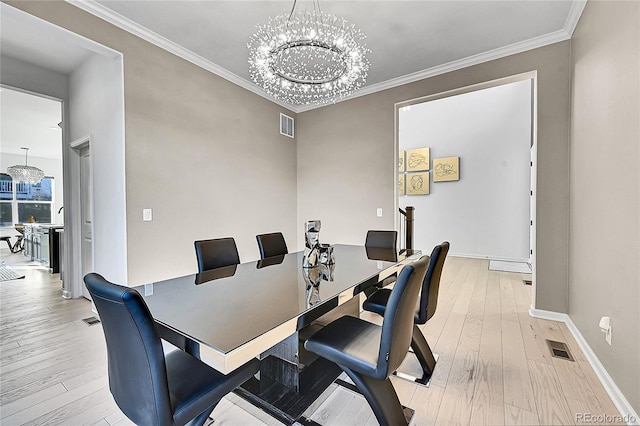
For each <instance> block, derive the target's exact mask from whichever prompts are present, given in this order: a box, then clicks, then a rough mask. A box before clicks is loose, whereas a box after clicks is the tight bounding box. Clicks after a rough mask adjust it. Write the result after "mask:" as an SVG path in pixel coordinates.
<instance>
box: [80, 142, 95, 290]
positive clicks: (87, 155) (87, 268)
mask: <svg viewBox="0 0 640 426" xmlns="http://www.w3.org/2000/svg"><path fill="white" fill-rule="evenodd" d="M79 154H80V217H81V221H82V243H81V259H82V266H81V268H82V276H83V277H84V276H85V275H86V274H88V273H89V272H92V271H93V223H92V222H93V201H92V190H91V188H92V187H93V185H92V184H91V151H90V147H89V145H86V146H84V147H83V148H81V149H80V153H79ZM82 295H83V296H84V297H86V298H87V299H89V298H90V296H89V292H88V291H87V288H86V287H85V286H84V285H83V286H82Z"/></svg>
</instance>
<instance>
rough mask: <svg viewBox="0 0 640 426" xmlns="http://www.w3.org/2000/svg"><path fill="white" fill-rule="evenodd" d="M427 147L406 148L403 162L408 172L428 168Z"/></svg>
mask: <svg viewBox="0 0 640 426" xmlns="http://www.w3.org/2000/svg"><path fill="white" fill-rule="evenodd" d="M429 161H430V159H429V148H417V149H408V150H407V153H406V158H405V162H406V163H407V171H408V172H419V171H423V170H429Z"/></svg>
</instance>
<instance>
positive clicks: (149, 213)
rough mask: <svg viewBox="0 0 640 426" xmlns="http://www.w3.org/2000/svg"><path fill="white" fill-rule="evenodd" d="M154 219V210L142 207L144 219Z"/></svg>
mask: <svg viewBox="0 0 640 426" xmlns="http://www.w3.org/2000/svg"><path fill="white" fill-rule="evenodd" d="M152 220H153V211H152V210H151V209H142V221H143V222H151V221H152Z"/></svg>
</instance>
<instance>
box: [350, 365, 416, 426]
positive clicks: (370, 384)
mask: <svg viewBox="0 0 640 426" xmlns="http://www.w3.org/2000/svg"><path fill="white" fill-rule="evenodd" d="M340 367H341V368H342V369H343V370H344V372H345V373H347V375H348V376H349V377H350V378H351V380H353V383H355V385H356V386H357V387H358V390H359V391H360V392H361V393H362V395H364V397H365V398H366V399H367V402H368V403H369V406H370V407H371V409H372V410H373V413H374V414H375V416H376V419H377V420H378V423H380V425H381V426H400V425H408V421H407V418H406V416H405V413H404V411H403V409H402V405H401V404H400V400H399V399H398V395H397V394H396V391H395V389H394V388H393V385H392V384H391V380H389V379H388V378H387V379H386V380H375V379H372V378H370V377H367V376H364V375H362V374H359V373H356V372H354V371H351V370H350V369H348V368H346V367H344V366H340Z"/></svg>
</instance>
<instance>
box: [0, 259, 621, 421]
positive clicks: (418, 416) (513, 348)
mask: <svg viewBox="0 0 640 426" xmlns="http://www.w3.org/2000/svg"><path fill="white" fill-rule="evenodd" d="M1 254H2V260H4V261H6V262H7V264H9V265H12V266H13V267H14V269H16V270H19V271H22V272H24V273H25V274H26V278H25V279H22V280H15V281H6V282H1V283H0V424H2V425H7V426H11V425H22V424H29V425H36V424H50V425H84V424H95V425H123V424H130V422H129V421H128V420H127V419H126V418H125V417H124V415H123V414H122V413H121V412H120V411H119V410H118V408H117V406H116V404H115V403H114V401H113V399H112V397H111V394H110V393H109V390H108V383H107V376H106V351H105V343H104V338H103V335H102V329H101V326H100V325H94V326H88V325H86V324H85V323H84V322H83V321H82V319H83V318H86V317H90V316H93V315H94V314H93V313H92V312H91V304H90V302H89V301H87V300H84V299H76V300H64V299H62V297H61V282H60V280H59V276H58V275H57V274H56V275H51V274H49V273H48V272H47V271H44V270H42V269H41V268H39V267H37V266H34V265H33V264H31V263H30V262H25V261H24V259H25V258H24V257H23V256H21V255H17V254H14V255H11V254H9V251H8V250H7V249H2V251H1ZM523 277H525V278H528V276H525V275H522V274H515V273H506V272H495V271H489V270H488V262H487V261H486V260H477V259H463V258H455V257H450V258H448V259H447V262H446V264H445V268H444V273H443V277H442V283H441V291H440V297H439V300H438V308H437V312H436V314H435V316H434V317H433V318H432V319H431V320H430V321H429V323H428V324H426V326H424V328H423V330H424V334H425V336H426V338H427V340H428V341H429V342H430V344H431V346H432V347H433V348H434V352H435V353H437V354H438V355H439V360H438V364H437V366H436V369H435V373H434V376H433V379H432V383H431V385H430V387H429V388H426V387H422V386H418V385H414V384H411V383H409V382H407V381H404V380H401V379H397V378H395V377H394V378H393V383H394V385H395V387H396V390H397V392H398V395H399V396H400V399H401V402H402V403H403V404H404V405H406V406H408V407H411V408H413V409H415V410H416V412H415V416H414V418H413V420H412V425H457V424H463V425H466V424H474V425H502V424H505V425H520V424H522V425H536V424H541V425H558V424H576V423H580V422H579V421H578V420H579V419H578V418H577V417H576V415H577V414H578V413H589V414H591V415H593V416H616V415H619V413H618V411H617V410H616V409H615V407H614V405H613V403H612V402H611V400H610V398H609V397H608V396H607V394H606V392H605V391H604V389H603V387H602V385H601V384H600V382H599V381H598V379H597V378H596V376H595V374H594V372H593V370H592V369H591V367H590V366H589V364H588V363H587V361H586V360H585V357H584V354H583V353H582V352H581V351H580V349H579V348H578V346H577V344H576V342H575V341H574V339H573V338H572V336H571V334H570V333H569V331H568V329H567V327H566V326H565V325H564V324H562V323H557V322H553V321H546V320H539V319H535V318H531V317H530V316H529V314H528V312H527V310H528V309H529V305H530V303H531V297H530V292H531V287H530V286H526V285H524V284H523V282H522V279H523ZM365 316H366V318H367V319H369V320H372V321H379V318H376V317H375V316H368V315H366V314H363V317H365ZM545 339H551V340H557V341H563V342H566V343H567V344H568V345H569V347H570V349H571V351H572V352H573V355H574V357H575V359H576V361H575V362H570V361H565V360H559V359H557V358H552V357H551V356H550V354H549V351H548V349H547V346H546V343H545ZM416 367H417V364H416V362H415V360H414V359H413V358H412V355H411V354H410V355H409V356H408V358H407V360H406V361H405V365H403V367H402V368H401V370H403V371H404V370H407V371H410V370H414V369H415V368H416ZM306 414H307V416H308V417H310V418H311V419H313V420H315V421H317V422H318V423H321V424H323V425H367V424H376V421H375V418H374V416H373V413H372V412H371V409H370V408H369V406H368V405H367V403H366V401H365V400H364V398H363V397H362V396H360V395H358V394H355V393H353V392H351V391H349V390H347V389H345V388H342V387H339V386H337V385H333V386H332V387H331V388H329V389H328V390H327V392H325V394H324V395H323V397H322V398H321V399H320V400H319V401H318V403H317V404H316V406H315V407H313V408H312V409H310V410H309V411H308V412H307V413H306ZM213 417H214V418H215V424H216V425H242V426H244V425H263V424H269V425H277V424H280V423H278V422H277V421H275V420H274V419H272V418H270V417H269V416H267V415H266V414H264V413H262V412H261V411H260V410H258V409H256V408H255V407H253V406H251V405H249V404H247V403H246V402H244V401H243V400H241V399H240V398H239V397H237V396H235V395H233V394H231V395H229V396H227V397H226V398H225V399H224V400H223V401H222V402H221V403H220V404H219V406H218V407H217V408H216V410H215V411H214V413H213Z"/></svg>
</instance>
